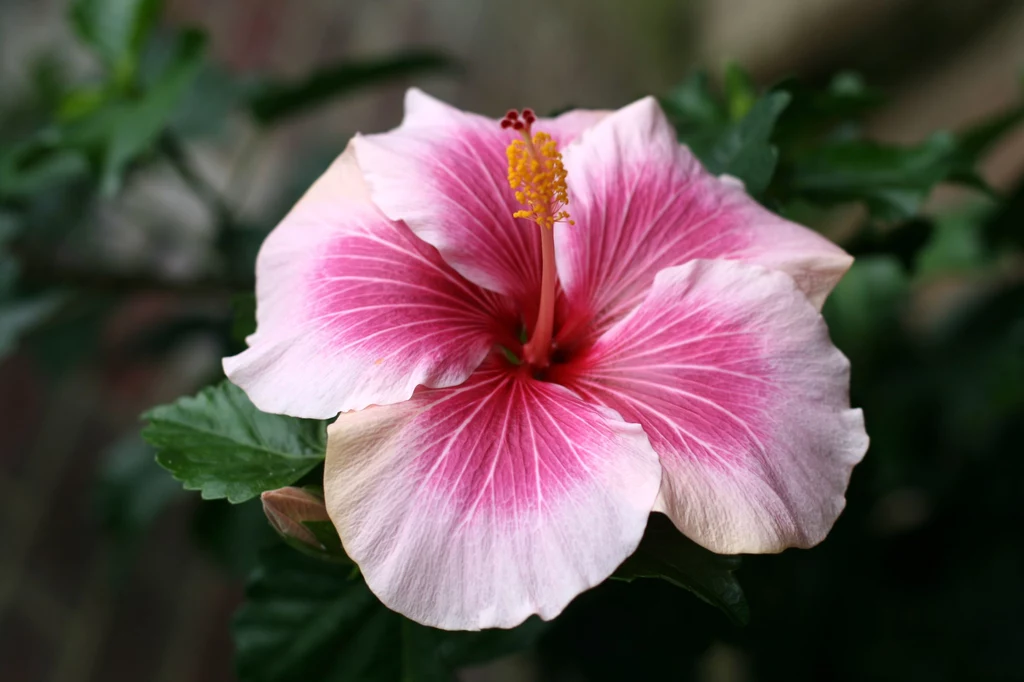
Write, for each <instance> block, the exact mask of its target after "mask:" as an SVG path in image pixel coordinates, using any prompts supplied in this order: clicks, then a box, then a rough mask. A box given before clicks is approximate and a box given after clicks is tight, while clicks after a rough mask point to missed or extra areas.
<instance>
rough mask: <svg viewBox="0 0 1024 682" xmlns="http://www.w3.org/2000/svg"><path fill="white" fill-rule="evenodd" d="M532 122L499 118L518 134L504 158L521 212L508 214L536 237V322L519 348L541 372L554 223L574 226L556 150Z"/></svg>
mask: <svg viewBox="0 0 1024 682" xmlns="http://www.w3.org/2000/svg"><path fill="white" fill-rule="evenodd" d="M536 120H537V118H536V116H534V114H533V112H532V111H531V110H529V109H523V111H522V114H520V113H519V112H518V111H515V110H513V111H510V112H508V113H507V114H505V118H503V119H501V127H502V128H512V129H513V130H516V131H518V132H519V135H520V139H515V140H512V142H511V143H510V144H509V146H508V149H506V150H505V151H506V155H507V156H508V184H509V187H511V188H512V189H513V190H514V191H515V193H516V201H518V202H519V203H520V204H523V206H525V207H526V208H524V209H522V210H519V211H516V212H515V213H513V214H512V215H513V216H514V217H516V218H525V219H527V220H531V221H533V222H535V223H537V225H538V226H539V227H540V233H541V259H542V262H541V267H542V270H541V291H540V303H539V305H538V307H537V323H536V324H535V325H534V326H533V334H532V336H531V337H530V340H529V342H528V343H527V344H526V345H525V346H523V355H524V356H525V357H524V359H525V360H526V362H528V363H530V364H531V365H533V366H535V367H537V368H540V369H543V368H545V367H547V366H548V365H549V364H550V362H551V351H552V348H551V334H552V331H553V328H554V322H555V289H556V286H557V280H558V275H557V272H556V270H555V237H554V227H555V223H568V224H570V225H575V223H574V222H573V221H572V220H571V219H570V218H569V212H568V211H567V210H566V206H567V205H568V204H569V195H568V191H567V189H566V184H565V167H564V166H563V165H562V154H561V153H560V152H559V151H558V145H557V144H556V143H555V141H554V140H552V139H551V136H550V135H548V134H547V133H543V132H537V133H534V132H533V130H532V128H533V123H534V122H535V121H536Z"/></svg>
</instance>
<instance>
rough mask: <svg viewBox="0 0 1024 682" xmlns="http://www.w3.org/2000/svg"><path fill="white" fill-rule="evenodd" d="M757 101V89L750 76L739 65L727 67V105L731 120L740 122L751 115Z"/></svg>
mask: <svg viewBox="0 0 1024 682" xmlns="http://www.w3.org/2000/svg"><path fill="white" fill-rule="evenodd" d="M756 101H757V89H756V88H755V87H754V82H753V81H752V80H750V74H748V73H747V72H746V71H744V70H743V69H742V68H741V67H740V66H739V65H738V64H732V63H730V64H728V65H726V67H725V105H726V108H727V109H728V110H729V120H730V121H739V120H741V119H742V118H743V117H744V116H746V115H747V114H749V113H750V110H751V109H752V108H753V106H754V103H755V102H756Z"/></svg>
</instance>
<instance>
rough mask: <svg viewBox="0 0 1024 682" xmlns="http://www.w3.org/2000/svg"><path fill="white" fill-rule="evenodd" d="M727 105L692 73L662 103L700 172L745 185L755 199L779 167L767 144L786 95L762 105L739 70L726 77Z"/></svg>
mask: <svg viewBox="0 0 1024 682" xmlns="http://www.w3.org/2000/svg"><path fill="white" fill-rule="evenodd" d="M725 99H726V102H725V104H724V105H723V104H721V103H720V102H719V98H718V97H716V96H715V94H714V93H713V92H712V91H711V88H710V86H709V84H708V79H707V76H706V75H705V74H703V73H696V74H694V75H692V76H690V77H689V78H688V79H687V80H686V81H684V82H683V84H682V85H680V86H679V87H677V88H676V89H675V90H673V91H672V92H670V93H669V94H668V95H667V96H666V97H664V98H662V99H661V105H662V107H663V108H664V109H665V113H666V115H667V116H668V117H669V120H671V121H672V124H673V125H674V126H675V129H676V133H677V134H678V136H679V141H680V142H682V143H683V144H686V145H687V146H688V147H690V149H691V151H693V153H694V154H695V155H696V156H697V158H699V159H700V160H701V163H703V164H704V167H705V168H707V170H708V171H709V172H711V173H714V174H716V175H720V174H723V173H724V174H728V175H732V176H734V177H736V178H739V179H740V180H742V181H743V184H744V185H745V186H746V188H747V191H748V192H750V194H752V195H754V196H759V195H760V194H761V193H762V192H764V190H765V188H767V187H768V183H769V182H770V181H771V179H772V176H773V175H774V173H775V166H776V164H777V162H778V156H779V154H778V150H777V149H776V148H775V147H774V146H773V145H772V144H771V138H772V132H773V130H774V129H775V123H776V121H777V120H778V118H779V116H780V114H781V113H782V112H783V111H784V110H785V109H786V106H787V105H788V104H789V99H790V97H789V94H788V93H785V92H770V93H768V94H766V95H765V96H763V97H761V98H760V99H756V93H755V91H754V88H753V85H752V84H751V83H750V80H749V78H748V77H747V76H746V74H745V73H743V71H741V70H740V69H739V68H738V67H735V66H732V67H730V68H729V69H728V70H727V71H726V93H725Z"/></svg>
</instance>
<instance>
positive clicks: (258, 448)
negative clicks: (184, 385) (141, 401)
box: [142, 381, 327, 502]
mask: <svg viewBox="0 0 1024 682" xmlns="http://www.w3.org/2000/svg"><path fill="white" fill-rule="evenodd" d="M143 419H145V420H147V421H148V422H149V426H147V427H146V428H145V429H144V430H143V432H142V436H143V438H145V439H146V441H147V442H148V443H149V444H150V445H152V446H153V447H154V448H156V451H157V458H156V459H157V462H159V463H160V466H162V467H164V468H165V469H167V470H168V471H170V472H171V473H172V474H173V475H174V477H175V478H176V479H178V480H179V481H181V482H182V483H183V484H184V485H185V488H186V489H188V490H199V491H202V495H203V498H204V499H218V498H227V499H228V501H230V502H244V501H245V500H248V499H250V498H252V497H256V496H257V495H259V494H260V493H262V492H263V491H265V490H273V489H275V488H281V487H284V486H286V485H290V484H292V483H294V482H295V481H297V480H299V479H300V478H302V476H303V475H305V474H306V473H307V472H308V471H309V470H310V469H312V468H313V467H315V466H316V465H317V464H319V463H320V462H321V461H322V460H323V458H324V451H325V449H326V447H327V432H326V424H325V423H324V422H320V421H316V420H311V419H294V418H291V417H284V416H280V415H271V414H266V413H264V412H260V411H259V410H257V409H256V408H255V407H254V406H253V404H252V403H251V402H250V401H249V399H248V398H247V397H246V396H245V394H244V393H243V392H242V390H241V389H239V388H238V387H237V386H235V385H234V384H231V383H229V382H226V381H225V382H222V383H220V384H218V385H217V386H211V387H209V388H205V389H203V390H202V391H200V392H199V394H198V395H196V396H195V397H185V398H181V399H179V400H178V401H177V402H175V403H173V404H171V405H163V406H161V407H155V408H153V409H152V410H150V411H149V412H147V413H146V414H144V415H143Z"/></svg>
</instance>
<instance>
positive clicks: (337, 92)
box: [249, 50, 455, 125]
mask: <svg viewBox="0 0 1024 682" xmlns="http://www.w3.org/2000/svg"><path fill="white" fill-rule="evenodd" d="M454 68H455V62H454V61H453V60H452V59H451V58H449V57H447V56H445V55H443V54H441V53H439V52H433V51H426V50H417V51H410V52H405V53H399V54H394V55H389V56H387V57H382V58H379V59H366V60H362V61H357V60H352V61H346V62H342V63H340V64H337V65H334V66H328V67H324V68H321V69H319V70H317V71H314V72H313V73H311V74H310V75H308V76H307V77H306V78H304V79H302V80H300V81H298V82H295V83H265V84H263V85H262V86H260V87H259V88H258V89H257V91H256V93H254V94H253V95H252V96H251V97H250V98H249V110H250V111H251V112H252V115H253V117H255V118H256V120H257V121H259V122H260V123H262V124H264V125H270V124H273V123H278V122H280V121H282V120H283V119H285V118H288V117H289V116H295V115H297V114H301V113H304V112H307V111H310V110H311V109H313V108H315V107H317V106H320V105H322V104H324V103H325V102H329V101H332V100H335V99H338V98H341V97H344V96H345V95H350V94H352V93H354V92H357V91H359V90H361V89H363V88H365V87H366V86H367V85H376V84H378V83H381V82H384V81H389V80H397V79H401V78H408V77H410V76H418V75H420V74H424V73H431V72H435V71H451V70H453V69H454Z"/></svg>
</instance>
